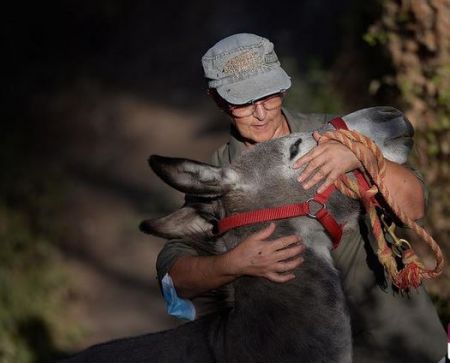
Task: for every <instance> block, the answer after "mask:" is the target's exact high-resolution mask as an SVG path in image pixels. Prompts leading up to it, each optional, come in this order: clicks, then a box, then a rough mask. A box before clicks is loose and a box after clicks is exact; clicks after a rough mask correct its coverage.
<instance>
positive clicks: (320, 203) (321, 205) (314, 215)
mask: <svg viewBox="0 0 450 363" xmlns="http://www.w3.org/2000/svg"><path fill="white" fill-rule="evenodd" d="M311 202H316V203H317V204H319V209H318V210H316V212H315V213H314V214H312V213H306V215H307V216H308V217H310V218H313V219H317V213H319V212H320V211H321V210H322V209H325V208H326V207H327V205H326V204H325V203H322V202H319V201H318V200H316V199H314V198H309V199H308V200H307V201H306V203H307V204H308V209H309V211H310V212H311Z"/></svg>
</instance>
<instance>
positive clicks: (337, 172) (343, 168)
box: [293, 131, 361, 193]
mask: <svg viewBox="0 0 450 363" xmlns="http://www.w3.org/2000/svg"><path fill="white" fill-rule="evenodd" d="M313 137H314V139H315V140H316V141H318V140H319V138H320V134H319V133H318V132H317V131H314V133H313ZM304 165H306V167H305V169H304V170H303V171H302V173H301V174H300V176H299V178H298V181H299V182H300V183H302V186H303V188H305V189H309V188H311V187H313V186H314V185H316V184H317V183H318V182H320V181H321V180H325V181H324V182H323V183H322V184H321V186H320V187H319V189H318V190H317V192H318V193H321V192H323V191H324V190H325V189H326V188H327V187H328V186H329V185H331V184H333V183H334V182H335V181H336V180H337V179H338V178H339V177H340V176H341V175H342V174H345V173H347V172H349V171H352V170H354V169H357V168H359V167H361V163H360V161H359V160H358V159H357V158H356V156H355V154H353V152H352V151H351V150H350V149H348V148H347V147H346V146H345V145H342V144H341V143H339V142H337V141H328V142H325V143H322V144H319V145H317V146H316V147H315V148H313V149H312V150H311V151H309V152H308V153H307V154H305V155H303V156H302V157H301V158H300V159H298V160H297V161H296V162H295V163H294V165H293V168H294V169H298V168H300V167H302V166H304ZM308 179H309V180H308Z"/></svg>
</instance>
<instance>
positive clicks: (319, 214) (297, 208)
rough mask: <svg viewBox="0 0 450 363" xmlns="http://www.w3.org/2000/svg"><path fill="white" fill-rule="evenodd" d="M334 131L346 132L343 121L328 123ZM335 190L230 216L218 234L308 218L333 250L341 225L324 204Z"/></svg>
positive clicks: (359, 175) (361, 178)
mask: <svg viewBox="0 0 450 363" xmlns="http://www.w3.org/2000/svg"><path fill="white" fill-rule="evenodd" d="M329 123H330V124H331V125H333V126H334V128H335V129H337V130H338V129H344V130H348V127H347V125H346V124H345V121H344V120H343V119H342V118H340V117H337V118H335V119H333V120H331V121H330V122H329ZM354 175H355V177H356V178H357V180H358V183H359V184H360V186H362V187H364V189H368V188H369V185H368V183H367V181H366V179H365V178H364V175H363V174H362V173H361V172H360V171H359V170H355V171H354ZM335 190H336V188H335V186H334V185H330V186H329V187H328V188H327V189H326V190H325V191H324V192H323V193H320V194H319V193H317V194H316V195H314V197H313V198H310V199H308V200H307V201H306V202H302V203H294V204H286V205H282V206H279V207H274V208H266V209H258V210H255V211H249V212H243V213H238V214H234V215H231V216H229V217H225V218H223V219H221V220H220V221H219V223H218V229H219V233H221V234H222V233H224V232H226V231H228V230H230V229H233V228H236V227H241V226H248V225H250V224H255V223H260V222H268V221H275V220H280V219H285V218H293V217H301V216H308V217H310V218H314V219H317V220H318V221H319V222H320V223H321V224H322V226H323V228H324V229H325V231H326V232H327V233H328V235H329V236H330V238H331V241H332V242H333V248H336V247H337V246H338V245H339V242H340V241H341V237H342V225H340V224H338V223H337V222H336V220H335V219H334V217H333V216H332V215H331V213H330V212H329V211H328V209H327V206H326V204H325V203H326V202H327V201H328V199H329V198H330V195H331V194H332V193H333V192H334V191H335ZM312 202H315V203H318V204H319V205H320V208H319V210H317V211H316V212H315V213H312V212H311V203H312Z"/></svg>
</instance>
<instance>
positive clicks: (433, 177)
mask: <svg viewBox="0 0 450 363" xmlns="http://www.w3.org/2000/svg"><path fill="white" fill-rule="evenodd" d="M449 27H450V0H443V1H440V2H428V1H422V0H390V1H383V2H382V13H381V16H380V18H379V19H377V20H376V21H375V22H374V23H373V24H372V25H371V26H370V27H369V29H368V32H367V33H366V34H365V36H364V38H365V40H366V41H367V42H368V43H369V44H370V45H372V46H374V47H377V49H379V50H380V52H381V53H383V54H386V55H387V57H388V59H389V61H390V63H391V65H392V72H391V73H386V74H384V75H383V77H381V78H380V79H379V82H380V83H381V84H382V83H385V84H387V83H389V86H390V87H394V88H395V89H396V91H397V92H396V99H395V102H396V103H398V105H400V107H401V108H402V110H403V111H405V113H406V115H407V117H408V118H409V119H410V121H411V122H412V123H413V124H414V126H415V129H416V137H415V141H416V149H417V151H418V152H417V153H416V160H415V162H416V165H417V167H418V168H419V170H421V171H422V172H423V173H424V176H425V180H426V183H427V186H428V187H429V190H430V203H429V208H428V211H427V216H426V222H427V223H426V224H427V226H428V229H429V231H430V232H431V234H432V235H433V237H434V238H435V239H436V240H437V241H438V243H439V244H440V246H441V248H442V249H443V252H444V255H445V256H447V261H448V259H449V257H450V246H449V245H448V242H447V241H448V240H449V237H450V167H449V161H450V33H449V32H448V29H449ZM449 278H450V268H449V265H448V262H447V266H446V268H445V270H444V272H443V276H441V277H440V278H439V279H437V280H434V281H431V282H429V283H428V287H429V290H430V292H431V294H432V295H433V299H434V302H435V304H436V306H437V308H438V309H439V313H440V315H441V319H442V321H443V323H448V321H449V318H450V306H449V303H448V302H449V301H450V284H449Z"/></svg>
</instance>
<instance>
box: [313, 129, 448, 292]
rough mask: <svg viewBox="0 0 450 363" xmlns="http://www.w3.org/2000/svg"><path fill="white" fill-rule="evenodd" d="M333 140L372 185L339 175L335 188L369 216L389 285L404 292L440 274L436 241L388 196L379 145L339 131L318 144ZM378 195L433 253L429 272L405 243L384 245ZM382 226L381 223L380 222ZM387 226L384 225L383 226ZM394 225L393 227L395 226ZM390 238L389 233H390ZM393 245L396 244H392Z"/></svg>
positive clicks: (439, 250)
mask: <svg viewBox="0 0 450 363" xmlns="http://www.w3.org/2000/svg"><path fill="white" fill-rule="evenodd" d="M330 140H334V141H337V142H340V143H341V144H343V145H345V146H346V147H348V148H349V149H350V150H351V151H352V152H353V153H354V154H355V155H356V157H357V158H358V160H359V161H360V162H361V164H362V165H363V167H364V171H365V172H366V174H368V175H369V176H370V178H371V180H372V183H373V184H372V186H371V187H370V188H369V189H368V190H366V191H364V190H362V188H361V187H360V185H359V184H358V183H357V182H356V181H355V180H353V179H350V178H349V177H348V176H346V175H342V176H341V177H340V179H338V180H336V182H335V185H336V188H337V189H338V190H339V191H340V192H341V193H343V194H345V195H346V196H348V197H350V198H353V199H361V200H362V202H363V205H364V207H365V209H366V212H367V213H368V215H369V218H370V221H371V226H372V230H373V234H374V236H375V239H376V241H377V245H378V251H377V255H378V259H379V261H380V262H381V264H382V265H383V266H384V268H385V269H386V271H387V273H388V275H389V276H390V278H391V280H392V282H393V283H394V285H395V286H397V287H398V288H399V289H400V290H406V289H408V288H409V287H414V288H417V287H418V286H419V285H420V284H421V283H422V281H423V280H424V279H431V278H434V277H437V276H439V275H440V274H441V272H442V270H443V267H444V257H443V255H442V251H441V249H440V248H439V246H438V244H437V243H436V241H435V240H434V239H433V238H432V237H431V236H430V235H429V234H428V233H427V232H426V231H425V230H424V229H423V228H422V227H420V226H419V225H417V223H416V222H414V221H413V220H412V219H411V218H409V217H408V216H407V215H406V213H404V212H403V211H402V210H401V209H400V207H399V206H398V204H397V202H396V201H395V199H393V198H392V197H391V194H390V193H389V190H388V189H387V188H386V187H385V185H384V183H383V178H384V176H385V174H386V162H385V160H384V157H383V154H382V153H381V151H380V149H379V148H378V146H377V145H376V144H375V143H374V142H373V141H372V140H371V139H370V138H368V137H366V136H364V135H361V134H360V133H358V132H355V131H350V130H343V129H339V130H336V131H329V132H326V133H324V134H323V135H321V137H320V139H319V141H318V142H319V144H320V143H323V142H327V141H330ZM369 152H372V153H373V155H374V156H375V158H376V165H374V164H373V163H371V162H370V159H369ZM378 192H380V193H381V194H382V195H383V197H384V199H385V200H386V202H387V203H388V205H389V206H390V207H391V209H392V211H393V212H394V213H395V214H396V215H397V217H398V218H399V219H400V221H402V222H403V223H404V224H405V225H407V226H408V227H410V228H411V229H412V230H413V231H414V232H415V233H416V234H417V235H418V236H419V237H420V238H421V239H422V240H423V241H425V242H426V243H427V245H428V246H429V247H430V248H431V250H432V251H433V253H434V256H435V260H436V266H435V267H434V269H432V270H427V269H426V268H425V266H424V264H423V263H421V262H420V260H419V258H418V256H417V255H416V253H415V252H414V250H413V249H412V248H411V246H410V245H409V243H408V242H407V241H405V240H397V242H398V241H400V245H395V244H394V245H393V248H391V247H389V246H388V244H387V243H386V240H385V237H384V233H383V229H382V226H381V223H380V218H379V217H378V214H377V211H376V201H375V195H376V194H377V193H378ZM382 222H383V224H385V222H384V220H383V221H382ZM385 225H386V224H385ZM394 226H395V225H394ZM391 235H392V234H391ZM394 242H395V241H394ZM396 255H397V256H399V257H401V259H402V262H403V268H401V269H398V267H397V261H396V259H395V256H396Z"/></svg>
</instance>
